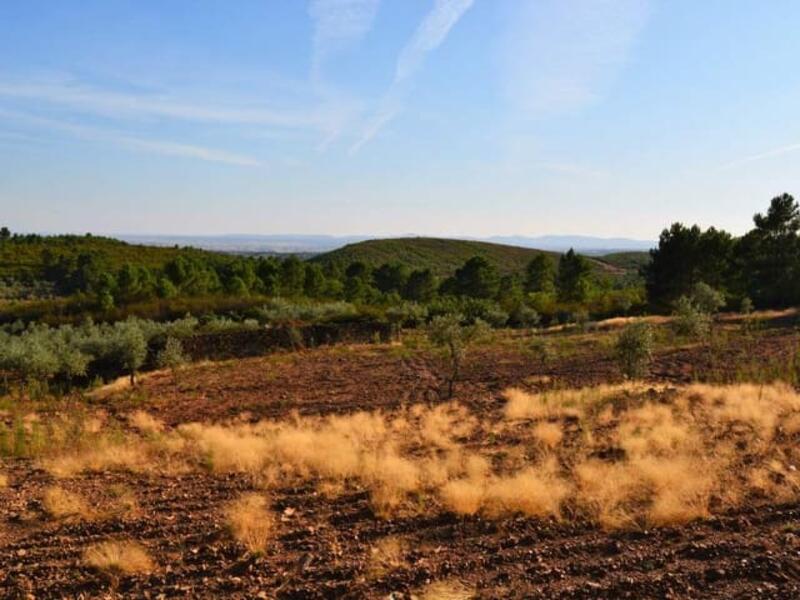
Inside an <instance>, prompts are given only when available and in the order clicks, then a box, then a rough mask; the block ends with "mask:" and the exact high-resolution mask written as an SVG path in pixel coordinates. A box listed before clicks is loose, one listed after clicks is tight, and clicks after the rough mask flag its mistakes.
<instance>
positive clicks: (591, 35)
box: [0, 0, 800, 239]
mask: <svg viewBox="0 0 800 600" xmlns="http://www.w3.org/2000/svg"><path fill="white" fill-rule="evenodd" d="M799 23H800V2H797V1H796V0H768V1H764V0H703V1H702V2H698V1H697V0H309V1H304V0H236V1H234V2H220V1H218V0H169V1H164V0H72V1H69V0H0V224H5V225H7V226H9V227H10V228H11V229H12V230H13V231H37V232H76V233H82V232H86V231H91V232H94V233H152V234H156V233H162V234H198V235H200V234H202V235H211V234H228V233H249V234H278V233H298V234H300V233H302V234H333V235H371V236H380V235H401V234H408V233H413V234H419V235H444V236H455V237H457V236H491V235H545V234H585V235H597V236H606V237H611V236H619V237H632V238H638V239H655V238H656V237H657V236H658V233H659V232H660V231H661V230H662V229H663V228H664V227H666V226H668V225H669V224H670V223H672V222H675V221H681V222H684V223H687V224H688V223H698V224H700V225H701V226H704V227H706V226H710V225H715V226H717V227H721V228H724V229H727V230H728V231H731V232H732V233H735V234H740V233H743V232H744V231H746V230H747V229H748V228H749V227H750V225H751V223H752V215H753V214H754V213H755V212H758V211H763V210H765V209H766V207H767V206H768V204H769V200H770V198H772V197H773V196H775V195H778V194H780V193H782V192H789V193H794V194H795V195H796V196H800V68H798V67H800V36H798V35H797V27H798V24H799Z"/></svg>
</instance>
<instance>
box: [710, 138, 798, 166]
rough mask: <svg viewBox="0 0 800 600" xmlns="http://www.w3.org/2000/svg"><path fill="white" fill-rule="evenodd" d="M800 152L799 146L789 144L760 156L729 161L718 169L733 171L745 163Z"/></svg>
mask: <svg viewBox="0 0 800 600" xmlns="http://www.w3.org/2000/svg"><path fill="white" fill-rule="evenodd" d="M798 151H800V144H789V145H788V146H780V147H779V148H773V149H772V150H767V151H766V152H762V153H760V154H754V155H753V156H747V157H745V158H740V159H738V160H734V161H731V162H729V163H726V164H724V165H722V166H721V167H720V170H721V171H726V170H728V169H733V168H735V167H739V166H742V165H746V164H747V163H751V162H756V161H759V160H763V159H765V158H774V157H776V156H782V155H784V154H789V153H791V152H798Z"/></svg>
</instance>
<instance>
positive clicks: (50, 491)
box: [42, 486, 95, 519]
mask: <svg viewBox="0 0 800 600" xmlns="http://www.w3.org/2000/svg"><path fill="white" fill-rule="evenodd" d="M42 508H43V509H44V511H45V512H46V513H47V514H48V515H50V517H52V518H54V519H74V518H81V519H91V518H93V517H94V516H95V514H94V511H92V510H91V509H90V508H89V506H88V504H87V503H86V501H85V500H84V499H83V498H82V497H81V496H79V495H78V494H76V493H74V492H68V491H67V490H65V489H63V488H61V487H58V486H52V487H49V488H47V489H45V491H44V493H43V494H42Z"/></svg>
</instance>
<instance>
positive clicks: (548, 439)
mask: <svg viewBox="0 0 800 600" xmlns="http://www.w3.org/2000/svg"><path fill="white" fill-rule="evenodd" d="M533 437H535V438H536V439H537V440H538V442H539V443H540V444H542V446H544V447H545V448H547V449H549V450H552V449H553V448H555V447H556V446H558V445H559V444H560V443H561V440H562V439H564V431H563V430H562V429H561V424H560V423H550V422H548V421H542V422H540V423H537V424H536V425H534V427H533Z"/></svg>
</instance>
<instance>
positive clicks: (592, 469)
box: [41, 383, 800, 551]
mask: <svg viewBox="0 0 800 600" xmlns="http://www.w3.org/2000/svg"><path fill="white" fill-rule="evenodd" d="M505 397H506V398H507V400H508V402H507V405H506V407H505V410H504V411H502V414H496V413H488V414H483V415H479V414H477V413H474V412H472V411H470V410H468V409H467V408H465V407H463V406H460V405H458V404H454V403H448V404H442V405H439V406H434V407H430V406H425V405H414V406H410V407H403V408H400V409H397V410H395V411H393V412H390V413H387V412H382V411H374V412H358V413H354V414H350V415H337V416H322V417H300V416H298V415H293V416H291V417H290V418H288V419H285V420H281V421H275V420H265V421H261V422H259V423H255V424H250V423H246V422H243V421H242V420H238V421H234V422H231V423H229V424H227V425H223V424H217V425H206V424H199V423H194V424H187V425H183V426H181V427H179V428H178V429H177V430H172V431H162V432H161V433H160V434H159V435H157V436H152V435H149V434H147V435H141V436H140V435H137V434H134V433H130V432H129V433H127V434H126V436H127V437H125V438H123V439H116V440H115V439H112V436H105V434H103V433H102V432H101V433H98V434H97V437H96V438H93V439H94V440H95V442H96V443H93V444H88V445H87V444H84V445H81V446H80V447H79V448H74V449H71V450H70V451H69V452H67V453H66V454H63V455H58V456H50V457H47V458H45V459H43V460H42V461H41V462H42V464H44V466H45V467H46V468H47V469H48V470H49V471H50V472H51V473H53V474H54V475H56V476H60V477H71V476H75V475H77V474H80V473H82V472H84V471H87V470H107V469H127V470H133V471H141V470H145V469H157V470H159V472H164V471H168V467H169V465H171V464H177V465H179V466H180V465H189V466H191V468H204V469H208V470H211V471H213V472H218V473H241V474H243V475H245V476H247V477H248V478H249V481H250V482H251V483H252V484H253V485H255V486H257V487H259V488H261V489H264V490H268V489H270V488H271V486H282V485H286V484H287V483H289V482H292V483H304V482H310V483H311V485H314V486H316V487H317V489H319V490H320V491H321V492H323V495H325V496H326V497H330V496H336V495H340V494H341V493H342V492H344V491H346V490H348V489H359V490H364V491H367V492H368V493H369V494H370V497H371V500H372V506H373V510H374V512H375V513H376V514H377V515H379V516H386V517H391V516H397V515H402V514H411V513H414V512H418V511H430V510H447V511H452V512H454V513H457V514H461V515H475V514H481V515H483V516H485V517H488V518H501V517H504V516H507V515H513V514H520V515H525V516H529V517H535V518H552V519H561V518H564V517H565V515H566V516H570V517H571V516H572V515H577V516H580V517H581V518H588V519H591V520H592V521H594V522H595V523H597V524H599V525H600V526H602V527H604V528H608V529H616V528H630V527H651V526H659V525H676V524H680V523H685V522H688V521H691V520H693V519H697V518H703V517H706V516H708V515H709V514H711V512H712V509H713V510H717V509H719V510H724V509H727V508H730V507H734V506H738V505H740V504H742V503H743V502H748V501H750V500H753V501H759V502H764V501H789V500H792V499H795V498H797V497H800V476H799V475H798V472H797V465H800V446H799V445H798V444H797V441H798V440H797V437H796V436H797V435H799V434H800V395H798V394H797V393H796V392H795V391H794V390H793V389H792V388H790V387H788V386H784V385H780V384H776V385H769V386H756V385H732V386H708V385H691V386H686V387H681V388H675V389H671V390H665V389H656V388H653V387H651V386H643V385H642V384H635V383H628V384H624V385H619V386H598V387H594V388H585V389H578V390H554V391H550V392H546V393H539V394H531V393H528V392H524V391H521V390H509V391H507V392H506V393H505ZM135 418H136V419H141V417H135ZM143 422H146V423H147V422H148V421H147V419H144V420H143ZM145 427H147V426H145ZM150 431H152V428H151V429H150ZM494 439H496V440H498V441H496V442H495V441H493V440H494ZM265 506H266V505H265V500H264V499H263V498H261V499H258V497H250V498H244V499H242V500H241V501H240V502H239V503H238V504H237V505H236V506H232V507H231V508H230V509H229V511H228V513H227V514H228V517H229V521H230V522H231V526H232V529H233V530H234V531H239V532H240V533H239V534H238V535H237V537H239V538H240V539H241V540H242V542H243V543H244V544H245V545H246V546H247V547H248V548H250V549H252V551H259V550H258V549H259V548H260V549H261V550H260V551H263V548H264V547H265V544H266V543H267V541H268V539H269V537H270V536H271V534H272V533H271V532H272V529H271V527H272V525H273V521H272V520H271V519H270V518H269V516H268V514H267V511H266V509H265ZM567 507H568V508H569V510H568V511H565V508H567ZM236 514H239V515H240V516H239V517H236V516H235V515H236ZM265 515H266V516H265ZM248 532H251V533H248ZM251 538H252V540H251V541H247V540H248V539H251Z"/></svg>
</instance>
